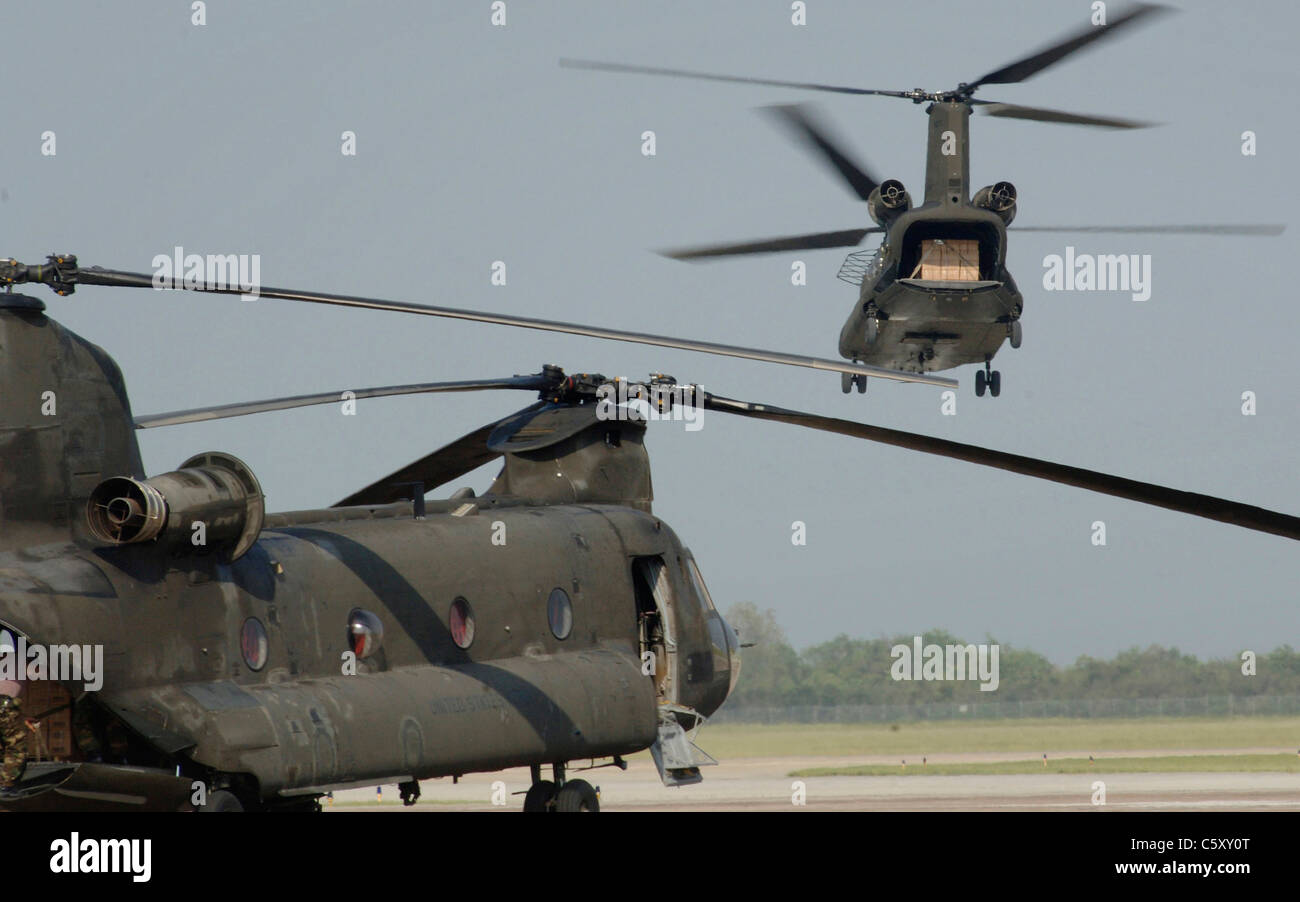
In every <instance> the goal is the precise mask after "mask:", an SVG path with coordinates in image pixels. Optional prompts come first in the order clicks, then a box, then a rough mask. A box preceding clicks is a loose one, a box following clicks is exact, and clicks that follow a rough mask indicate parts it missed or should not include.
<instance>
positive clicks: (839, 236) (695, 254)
mask: <svg viewBox="0 0 1300 902" xmlns="http://www.w3.org/2000/svg"><path fill="white" fill-rule="evenodd" d="M883 231H884V229H879V228H871V229H846V230H844V231H843V232H813V233H812V234H810V235H790V236H788V237H785V238H768V239H764V240H761V241H748V242H745V243H743V244H717V245H710V246H708V247H690V248H680V249H678V250H672V251H660V253H661V254H662V255H663V256H665V257H670V258H671V259H673V260H699V259H702V258H706V257H734V256H739V255H741V254H770V253H775V252H777V251H804V250H816V249H818V248H827V247H857V246H858V245H859V244H861V243H862V239H863V238H865V237H866V236H867V235H869V234H871V233H872V232H883Z"/></svg>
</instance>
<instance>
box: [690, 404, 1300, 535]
mask: <svg viewBox="0 0 1300 902" xmlns="http://www.w3.org/2000/svg"><path fill="white" fill-rule="evenodd" d="M704 407H705V409H706V410H714V411H718V412H722V413H734V414H737V415H739V416H743V417H752V418H754V419H759V420H768V421H772V422H779V423H788V424H790V425H794V426H804V427H806V428H808V429H816V430H819V431H822V432H833V433H837V434H839V435H847V436H850V437H853V438H861V439H866V440H868V441H873V442H880V443H882V444H886V445H894V446H895V447H899V448H907V449H909V450H912V451H921V452H924V453H926V454H934V455H938V456H940V457H950V458H953V459H955V460H964V461H967V462H969V463H975V464H980V465H982V466H986V467H995V468H997V469H999V470H1006V471H1008V472H1011V473H1018V474H1020V475H1022V476H1032V477H1034V478H1036V479H1045V480H1048V481H1050V482H1058V483H1061V484H1062V485H1072V486H1075V487H1077V488H1081V489H1087V490H1088V491H1091V492H1099V493H1101V494H1103V495H1111V496H1114V497H1116V498H1125V499H1127V500H1129V501H1137V502H1140V503H1142V504H1150V505H1154V506H1156V507H1163V508H1166V509H1168V510H1173V511H1179V512H1181V513H1185V514H1191V515H1193V516H1196V517H1204V518H1206V519H1210V520H1218V521H1219V522H1221V523H1231V524H1233V525H1236V526H1241V527H1243V528H1245V529H1253V530H1257V531H1259V532H1267V533H1271V534H1273V535H1276V536H1284V537H1286V538H1288V539H1300V517H1293V516H1291V515H1289V514H1283V513H1278V512H1276V511H1271V510H1266V509H1264V508H1260V507H1254V506H1253V505H1249V504H1242V503H1240V502H1237V501H1228V500H1226V499H1223V498H1215V497H1213V496H1211V495H1201V494H1198V493H1196V492H1184V491H1181V490H1178V489H1170V488H1165V487H1164V486H1158V485H1154V484H1152V483H1149V482H1141V481H1139V480H1136V479H1126V478H1124V477H1121V476H1112V475H1110V474H1107V473H1098V472H1096V471H1095V470H1084V469H1081V468H1079V467H1071V466H1067V465H1065V464H1058V463H1052V462H1050V461H1045V460H1039V459H1037V458H1033V457H1025V456H1023V455H1020V454H1011V453H1008V452H1006V451H995V450H992V449H990V448H981V447H978V446H976V445H966V444H962V443H960V442H954V441H949V440H947V439H941V438H935V437H933V436H928V435H919V434H917V433H914V432H903V431H900V430H897V429H886V428H884V427H881V426H870V425H868V424H866V423H857V422H853V421H850V420H840V419H836V418H834V417H827V416H821V415H819V414H812V413H804V412H801V411H797V410H786V409H784V408H780V407H771V406H768V405H765V404H755V403H752V402H749V401H737V400H735V399H732V398H723V397H719V396H718V395H712V394H708V393H705V395H704Z"/></svg>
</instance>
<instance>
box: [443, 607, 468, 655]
mask: <svg viewBox="0 0 1300 902" xmlns="http://www.w3.org/2000/svg"><path fill="white" fill-rule="evenodd" d="M447 622H448V626H449V627H450V628H451V641H452V642H455V643H456V645H457V646H458V647H460V648H469V647H470V645H472V644H473V642H474V612H473V611H472V610H471V609H470V606H469V602H468V601H466V600H465V599H463V598H457V599H456V600H455V601H453V602H452V603H451V615H450V616H449V617H448V618H447Z"/></svg>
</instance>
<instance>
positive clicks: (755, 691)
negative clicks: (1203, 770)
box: [725, 603, 1300, 708]
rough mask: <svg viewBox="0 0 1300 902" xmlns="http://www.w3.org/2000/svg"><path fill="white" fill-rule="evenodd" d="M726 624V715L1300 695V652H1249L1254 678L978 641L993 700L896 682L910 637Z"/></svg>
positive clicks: (734, 620) (929, 639)
mask: <svg viewBox="0 0 1300 902" xmlns="http://www.w3.org/2000/svg"><path fill="white" fill-rule="evenodd" d="M725 616H726V618H727V622H728V623H730V624H731V625H732V626H733V627H734V628H735V629H736V631H737V633H738V634H739V636H740V641H741V643H742V644H744V645H750V644H751V643H752V645H753V647H750V648H743V649H742V650H741V656H740V659H741V677H740V681H739V684H738V685H737V686H736V691H735V693H734V694H733V695H732V696H731V698H730V700H729V701H728V702H727V707H728V708H736V707H746V706H764V707H780V706H788V705H914V704H924V703H927V702H943V701H954V700H956V701H970V702H992V701H998V702H1006V701H1028V700H1033V699H1103V698H1107V699H1111V698H1113V699H1127V698H1189V697H1199V696H1206V695H1219V696H1222V695H1234V696H1250V695H1300V652H1297V651H1296V650H1295V649H1293V648H1291V647H1290V646H1289V645H1282V646H1279V647H1278V648H1276V649H1274V650H1272V651H1270V652H1267V653H1264V652H1259V650H1258V649H1256V650H1254V651H1256V652H1257V653H1258V656H1257V658H1256V659H1255V660H1254V664H1253V666H1254V671H1255V672H1254V675H1253V676H1249V675H1246V674H1243V672H1242V668H1243V660H1242V657H1241V656H1240V655H1238V656H1236V657H1232V658H1223V659H1216V660H1207V661H1201V660H1199V659H1198V658H1196V657H1195V656H1193V655H1185V654H1183V653H1182V652H1180V651H1179V650H1178V649H1177V648H1164V647H1162V646H1159V645H1152V646H1150V647H1149V648H1131V649H1128V650H1127V651H1122V652H1120V653H1119V654H1117V655H1116V656H1115V657H1114V658H1111V659H1109V660H1104V659H1100V658H1093V657H1089V656H1087V655H1084V656H1083V657H1080V658H1079V659H1078V660H1076V661H1075V662H1074V663H1073V664H1071V665H1070V666H1068V667H1057V666H1056V665H1054V664H1052V663H1051V662H1050V661H1049V660H1048V659H1047V658H1045V657H1044V656H1043V655H1041V654H1039V653H1038V652H1035V651H1030V650H1029V649H1024V648H1014V647H1012V646H1009V645H1006V644H1003V643H998V642H997V640H996V639H993V638H986V639H984V640H981V643H979V644H985V645H992V644H998V645H999V654H998V669H999V684H998V687H997V690H996V691H993V692H981V691H980V688H979V681H978V680H974V679H967V680H895V679H894V678H893V677H892V676H891V668H893V667H894V666H895V664H896V663H897V661H898V660H899V657H896V656H893V655H891V653H890V652H891V649H893V648H894V647H895V646H898V645H905V646H907V647H908V648H909V649H911V648H912V647H913V640H914V638H915V636H914V635H907V636H897V637H894V638H879V639H852V638H850V637H848V636H845V635H841V636H837V637H836V638H834V639H831V640H830V641H829V642H822V643H820V644H818V645H813V646H811V647H809V648H806V649H804V650H803V651H802V652H797V651H795V650H794V648H793V647H791V645H790V643H789V641H788V640H787V639H786V636H785V632H784V631H783V630H782V629H781V626H780V625H779V624H778V623H777V622H776V618H775V616H774V614H773V612H772V611H770V610H767V611H762V610H759V609H758V608H757V607H756V606H755V605H753V604H750V603H742V604H738V605H735V606H734V607H732V608H731V609H730V610H729V611H728V612H727V613H726V615H725ZM922 640H923V643H924V644H926V645H930V644H934V645H939V646H947V645H962V646H964V645H967V644H977V643H967V642H966V641H965V640H962V639H960V638H958V637H956V636H953V635H952V634H950V633H947V632H944V631H942V630H931V631H929V632H926V633H924V634H923V635H922ZM1243 651H1245V650H1244V649H1243Z"/></svg>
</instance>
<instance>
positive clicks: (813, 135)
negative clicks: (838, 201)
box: [765, 104, 880, 200]
mask: <svg viewBox="0 0 1300 902" xmlns="http://www.w3.org/2000/svg"><path fill="white" fill-rule="evenodd" d="M765 109H766V110H767V111H768V112H769V113H771V114H772V115H773V116H775V117H776V118H777V119H779V120H780V121H781V122H782V123H784V124H785V126H786V127H787V128H789V129H790V130H791V131H792V132H794V133H795V134H796V135H797V136H799V137H800V138H801V139H803V141H804V142H805V143H806V144H808V145H809V146H811V147H812V148H814V149H815V150H817V151H818V152H819V153H821V155H822V156H823V157H825V158H826V160H827V162H829V163H830V164H831V165H832V166H833V167H835V171H836V172H838V173H839V174H840V177H841V178H842V179H844V181H845V182H846V183H847V184H848V186H849V187H850V188H852V189H853V193H854V194H856V195H857V196H858V197H859V198H860V199H862V200H867V199H868V198H870V197H871V192H872V191H874V190H875V189H876V188H877V187H878V186H879V185H880V181H879V180H878V179H876V178H875V177H873V176H872V175H870V174H869V173H868V172H867V170H866V168H865V167H863V166H860V165H859V164H857V163H856V162H854V161H853V160H851V159H850V158H849V156H848V155H847V154H846V153H844V151H843V150H841V149H840V147H839V145H838V144H837V143H836V142H835V141H833V140H832V139H831V138H830V137H829V136H827V134H826V131H825V129H824V128H822V127H821V126H820V125H819V124H818V123H816V122H814V121H813V118H812V115H811V113H810V109H811V108H810V107H809V106H808V105H807V104H779V105H774V106H769V107H766V108H765Z"/></svg>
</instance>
